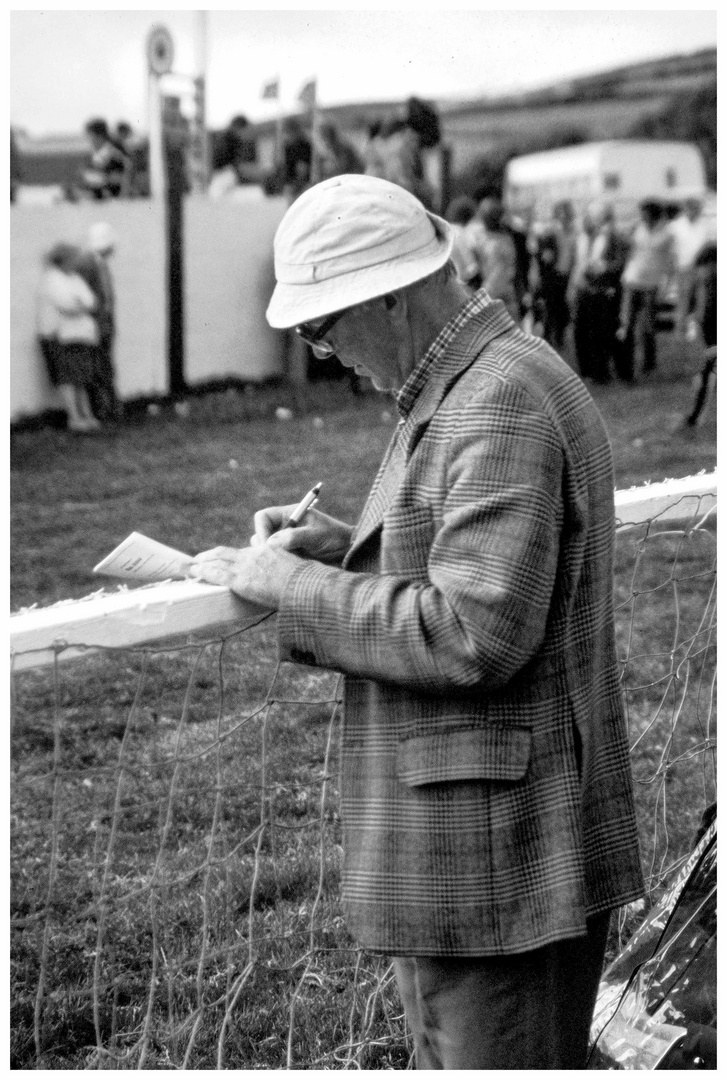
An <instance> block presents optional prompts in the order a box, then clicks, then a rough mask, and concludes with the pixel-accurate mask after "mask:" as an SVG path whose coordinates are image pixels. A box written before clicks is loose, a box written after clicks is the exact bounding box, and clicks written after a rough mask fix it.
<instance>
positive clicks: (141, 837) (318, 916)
mask: <svg viewBox="0 0 727 1080" xmlns="http://www.w3.org/2000/svg"><path fill="white" fill-rule="evenodd" d="M671 344H672V343H671V342H669V341H666V342H663V343H662V367H661V372H660V375H659V376H658V377H657V378H656V379H654V381H652V382H650V383H645V384H643V385H638V386H634V387H631V388H627V387H622V386H616V385H614V386H613V387H605V388H597V390H596V398H597V401H598V404H599V406H600V408H601V410H602V412H603V414H604V417H605V419H606V423H607V426H608V428H609V431H610V432H611V435H612V440H613V445H614V458H615V464H616V478H617V486H618V487H627V486H630V485H632V484H637V483H641V482H643V481H647V480H657V481H658V480H662V479H664V478H665V477H676V476H685V475H689V474H693V473H696V472H698V471H700V470H702V469H707V470H711V469H712V468H713V467H714V465H715V457H716V452H715V446H716V422H715V418H714V413H713V412H710V413H709V414H708V417H707V420H706V422H705V424H704V425H703V426H702V427H700V428H698V429H697V430H696V432H694V433H692V434H691V435H684V434H677V433H674V432H673V430H672V429H673V428H674V426H675V424H676V422H677V421H678V420H679V418H680V416H682V415H683V414H684V412H685V411H686V408H687V406H688V403H689V400H690V398H691V385H690V378H691V375H692V374H693V371H694V367H695V362H694V357H693V356H692V357H686V358H683V357H681V356H679V355H678V353H677V352H676V351H675V350H674V349H673V348H672V347H671ZM290 404H291V402H290V400H289V398H288V397H287V395H286V393H285V391H284V390H282V389H276V388H272V387H268V388H261V389H258V390H255V391H251V392H248V393H244V394H237V393H219V394H214V395H206V396H204V397H203V396H199V397H193V398H192V399H191V409H190V415H189V417H188V418H187V419H184V420H183V419H179V418H177V417H176V416H175V415H174V414H173V412H171V411H170V412H166V411H164V410H162V413H161V414H160V415H159V416H156V417H151V416H144V415H140V416H138V417H137V418H136V419H135V420H134V421H133V422H130V423H129V424H128V425H127V426H125V427H120V428H118V429H116V430H114V431H112V432H109V433H106V434H103V435H101V436H99V437H89V438H79V437H74V436H71V435H69V434H66V433H65V432H62V431H58V430H52V429H46V430H38V431H26V432H18V433H16V434H14V436H13V445H12V462H11V464H12V471H11V484H12V522H11V526H12V534H11V535H12V547H11V574H12V576H11V585H12V607H13V609H17V608H19V607H26V606H30V605H32V604H39V605H45V604H50V603H54V602H56V601H59V600H62V599H68V598H73V597H81V596H84V595H87V594H88V593H90V592H93V591H94V590H96V589H98V588H99V584H100V582H99V579H98V578H95V577H94V576H93V575H92V574H91V573H90V568H91V567H92V566H93V565H94V564H95V563H96V562H97V561H98V560H99V559H100V558H101V557H102V556H103V555H105V554H106V553H107V552H108V551H109V550H110V549H111V548H112V547H113V546H114V545H115V544H117V543H118V542H119V541H120V540H122V539H123V538H124V537H125V536H126V535H127V534H128V533H129V532H130V531H131V530H132V529H136V530H138V531H141V532H144V533H146V534H147V535H150V536H153V537H155V538H156V539H158V540H161V541H163V542H165V543H168V544H171V545H173V546H175V547H179V548H181V549H182V550H185V551H188V552H190V553H194V552H197V551H200V550H203V549H205V548H208V547H211V546H214V545H215V544H218V543H225V544H236V543H238V544H240V543H245V542H246V541H247V538H248V536H249V534H250V531H251V519H252V514H253V512H254V511H255V510H256V509H257V508H259V507H260V506H264V505H267V504H270V503H275V502H289V501H295V500H296V499H297V498H298V497H299V496H300V495H301V494H302V493H303V492H304V491H305V490H307V488H308V487H310V486H311V484H312V483H313V482H314V481H316V480H322V481H323V483H324V491H323V497H322V500H321V505H322V508H323V509H325V510H326V511H328V512H330V513H332V514H334V515H336V516H339V517H343V518H347V519H353V518H355V516H356V514H357V513H358V511H359V510H360V508H361V505H362V503H363V500H364V498H365V494H366V491H367V490H368V487H369V485H370V483H371V480H372V478H373V475H374V473H375V471H376V468H377V466H378V462H379V460H380V458H381V455H382V453H383V450H384V448H385V446H386V443H387V441H388V439H389V436H390V434H391V432H392V430H393V427H394V425H395V422H396V409H395V407H394V405H393V403H392V402H391V401H390V400H389V399H387V398H385V397H381V396H379V395H376V394H374V393H373V392H371V393H364V394H361V395H358V396H354V395H352V394H351V392H350V390H349V389H348V387H347V386H345V385H343V384H338V383H334V384H330V383H320V384H314V385H313V386H311V387H310V389H309V391H308V393H307V402H306V403H305V407H304V408H302V409H299V410H298V411H297V413H296V415H295V416H294V418H293V419H291V420H288V421H277V420H275V419H274V411H275V408H276V406H278V405H290ZM299 404H300V403H299ZM638 540H639V538H637V537H635V536H634V534H631V535H630V537H624V538H623V539H622V540H620V541H619V544H618V564H617V581H616V597H617V604H618V605H619V612H620V615H619V648H620V650H621V655H622V657H624V659H626V657H628V662H627V663H626V665H625V674H626V679H627V684H628V685H627V700H628V705H629V718H630V724H631V732H632V739H633V740H634V741H636V740H639V739H640V741H639V743H638V747H637V750H636V751H635V754H634V773H635V778H636V782H637V800H638V805H639V815H640V828H641V831H642V837H643V841H644V857H645V864H646V869H647V870H649V871H650V872H652V871H653V873H654V874H655V875H656V876H657V877H658V875H659V873H660V872H661V871H662V870H663V869H664V868H666V867H667V866H668V865H669V864H670V863H671V862H672V861H673V860H674V859H675V858H677V857H678V856H679V855H680V854H681V853H683V851H685V850H686V849H687V847H688V845H689V842H690V838H691V835H692V834H693V831H694V827H695V825H696V822H697V821H698V819H699V814H700V812H701V809H702V807H703V806H704V805H705V802H706V801H707V800H709V799H710V798H711V797H712V792H713V777H712V775H711V772H710V769H711V759H710V756H709V754H705V753H704V751H703V746H704V743H705V741H707V740H709V739H711V738H713V737H714V732H713V731H711V730H710V727H709V725H710V724H711V723H713V719H711V713H712V682H713V675H714V642H713V640H712V631H711V628H710V627H711V612H712V592H711V591H712V588H713V562H714V540H713V535H712V534H699V535H697V536H694V537H692V538H690V539H689V540H684V539H683V538H682V539H680V538H670V537H662V538H652V539H649V540H648V541H647V542H645V543H644V544H640V543H639V542H638ZM639 553H640V554H639ZM637 555H638V556H639V557H638V559H637V558H636V556H637ZM634 566H636V571H637V572H636V574H634ZM705 616H706V619H705ZM13 691H14V708H13V740H12V776H13V796H12V822H13V832H12V887H11V900H12V914H13V920H14V921H13V937H12V970H11V976H12V991H11V1026H12V1046H11V1050H12V1062H13V1067H15V1068H21V1069H28V1068H30V1069H32V1068H46V1069H68V1068H124V1067H145V1068H153V1069H166V1068H179V1067H180V1066H182V1065H184V1066H186V1067H189V1068H213V1067H216V1065H217V1064H221V1065H222V1067H225V1068H281V1067H285V1064H286V1061H287V1060H290V1061H291V1062H292V1064H293V1065H294V1066H295V1067H299V1068H312V1067H325V1068H346V1067H363V1068H376V1069H381V1068H383V1069H387V1068H403V1067H405V1065H406V1062H407V1059H408V1050H407V1047H406V1043H405V1040H404V1032H403V1025H402V1021H401V1016H400V1008H399V1006H398V1004H397V1000H396V995H395V993H394V990H393V986H392V983H391V978H390V974H389V972H388V966H387V963H386V960H385V958H379V957H374V956H368V955H366V954H360V953H358V951H357V950H356V947H355V943H354V942H353V941H352V940H351V939H350V937H349V935H348V933H347V931H346V928H345V926H344V925H343V923H342V920H341V917H340V912H339V909H338V904H337V883H338V867H339V859H340V821H339V818H338V810H337V797H336V747H337V743H336V738H335V732H336V729H337V719H336V718H335V716H334V712H335V699H336V696H337V679H336V677H335V676H333V675H331V674H329V673H325V672H315V671H311V670H310V669H307V668H305V669H303V668H296V667H294V666H291V665H285V666H284V667H283V668H282V669H281V670H280V671H278V669H277V665H276V659H275V651H274V642H273V633H272V629H271V627H270V625H268V624H263V625H262V626H260V627H258V628H256V629H254V630H251V631H247V632H245V633H243V634H233V635H231V636H230V637H229V638H228V639H227V640H225V641H224V642H221V641H219V640H217V641H212V642H211V643H210V644H209V645H208V646H207V647H203V648H199V649H161V650H127V651H125V652H120V653H118V654H116V653H108V654H105V655H100V656H89V657H87V658H85V659H83V660H81V661H79V662H77V663H74V664H69V665H62V666H59V668H58V670H57V671H56V672H53V671H52V670H44V671H40V672H37V673H33V672H29V673H27V674H23V675H17V676H15V678H14V682H13ZM665 822H666V825H667V827H668V828H667V829H665V827H664V823H665ZM667 838H668V843H667ZM321 868H323V870H324V871H325V872H323V873H322V871H321ZM623 929H624V928H623V927H621V930H622V932H623ZM617 934H618V930H616V931H614V939H613V941H612V946H611V947H612V949H614V948H615V947H616V945H617V941H618V938H617Z"/></svg>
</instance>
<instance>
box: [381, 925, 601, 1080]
mask: <svg viewBox="0 0 727 1080" xmlns="http://www.w3.org/2000/svg"><path fill="white" fill-rule="evenodd" d="M608 924H609V913H606V914H604V915H597V916H595V917H594V918H593V919H589V921H588V934H587V936H586V937H580V938H573V939H570V940H567V941H557V942H555V943H554V944H552V945H546V946H545V947H544V948H541V949H536V950H533V951H532V952H526V953H520V954H517V955H515V956H504V957H502V956H483V957H474V958H471V959H470V958H461V959H449V958H441V957H434V956H417V957H413V956H407V957H397V958H395V959H394V969H395V972H396V978H397V982H398V985H399V993H400V995H401V999H402V1002H403V1005H404V1011H405V1013H406V1019H407V1024H408V1026H409V1029H410V1031H411V1033H412V1035H413V1037H414V1052H415V1059H416V1068H417V1069H583V1068H585V1066H586V1057H587V1052H588V1034H589V1029H590V1025H591V1018H592V1015H593V1008H594V1005H595V1002H596V994H597V991H598V983H599V979H600V977H601V969H602V967H603V958H604V952H605V948H606V938H607V935H608Z"/></svg>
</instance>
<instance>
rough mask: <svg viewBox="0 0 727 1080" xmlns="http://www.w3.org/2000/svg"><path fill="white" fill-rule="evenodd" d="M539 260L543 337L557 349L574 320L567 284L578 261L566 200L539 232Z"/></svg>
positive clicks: (572, 217)
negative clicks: (571, 321) (572, 318)
mask: <svg viewBox="0 0 727 1080" xmlns="http://www.w3.org/2000/svg"><path fill="white" fill-rule="evenodd" d="M536 259H537V269H538V292H539V299H540V303H541V311H542V324H543V337H544V338H545V340H546V341H547V342H548V343H549V344H550V345H552V346H553V348H554V349H562V348H563V345H564V344H565V334H566V330H567V329H568V325H569V323H570V320H571V312H570V306H569V304H568V287H569V284H570V278H571V274H572V272H573V267H574V265H575V260H576V227H575V213H574V211H573V204H572V203H570V202H569V201H568V200H567V199H565V200H563V201H561V202H558V203H556V204H555V206H554V207H553V211H552V217H551V221H550V223H549V224H548V226H547V227H546V228H545V229H544V230H543V231H542V232H541V233H539V234H538V236H537V248H536Z"/></svg>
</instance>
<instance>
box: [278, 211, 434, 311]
mask: <svg viewBox="0 0 727 1080" xmlns="http://www.w3.org/2000/svg"><path fill="white" fill-rule="evenodd" d="M428 216H429V217H430V219H431V220H432V222H433V224H434V226H435V236H434V237H433V239H432V240H431V242H430V243H429V244H427V246H426V247H425V248H420V249H419V250H418V251H415V252H413V253H411V254H409V255H398V256H397V257H396V258H395V259H390V260H388V261H386V262H382V263H378V264H375V265H374V266H366V267H363V268H362V269H360V270H350V271H349V272H348V273H346V274H340V275H338V276H337V277H333V278H328V279H324V280H322V281H314V282H306V283H305V284H287V283H286V282H281V281H279V282H278V283H277V284H276V286H275V290H274V291H273V295H272V297H271V299H270V303H269V305H268V309H267V312H266V316H267V320H268V323H269V324H270V326H272V327H275V328H276V329H278V330H285V329H288V328H290V327H293V326H298V325H299V324H300V323H304V322H310V321H311V320H312V319H320V318H322V317H323V316H324V315H330V314H332V313H333V312H334V311H342V310H343V309H344V308H349V307H353V306H354V305H355V304H363V303H364V302H365V301H366V300H373V299H374V298H375V297H377V296H383V295H384V294H385V293H388V292H393V291H394V290H395V289H403V288H406V286H407V285H413V284H414V282H415V281H420V280H421V279H422V278H425V277H427V276H428V275H429V274H433V273H434V271H435V270H438V269H439V268H440V267H441V266H444V264H445V263H446V262H447V260H448V259H449V257H450V254H451V252H452V245H453V243H454V233H453V231H452V228H451V226H450V225H449V223H448V222H446V221H444V219H443V218H440V217H437V216H436V215H435V214H429V215H428Z"/></svg>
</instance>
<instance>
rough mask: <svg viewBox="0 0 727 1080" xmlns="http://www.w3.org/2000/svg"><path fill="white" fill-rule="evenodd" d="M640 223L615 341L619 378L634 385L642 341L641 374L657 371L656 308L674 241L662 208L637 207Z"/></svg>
mask: <svg viewBox="0 0 727 1080" xmlns="http://www.w3.org/2000/svg"><path fill="white" fill-rule="evenodd" d="M639 211H640V215H641V220H640V222H639V224H638V225H637V226H636V229H635V230H634V233H633V236H632V238H631V244H630V249H629V255H628V259H627V260H626V266H625V268H624V271H623V274H622V275H621V284H622V287H623V295H622V301H621V317H620V326H619V328H618V330H617V337H618V339H619V341H621V342H622V348H620V349H619V350H618V352H617V360H618V369H619V372H618V373H619V375H620V376H621V378H622V379H624V381H625V382H633V379H634V375H635V371H636V352H637V348H638V345H639V339H641V348H642V350H643V370H644V373H648V372H651V371H655V370H656V304H657V297H658V295H659V290H660V288H661V287H662V286H663V285H664V283H665V282H667V281H668V280H669V279H670V278H671V277H672V275H673V273H674V269H675V258H674V238H673V236H672V234H671V232H670V230H669V227H668V223H667V221H666V220H665V217H664V212H663V207H662V206H661V204H660V203H658V202H655V201H654V200H652V199H646V200H644V202H642V203H641V205H640V207H639Z"/></svg>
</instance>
